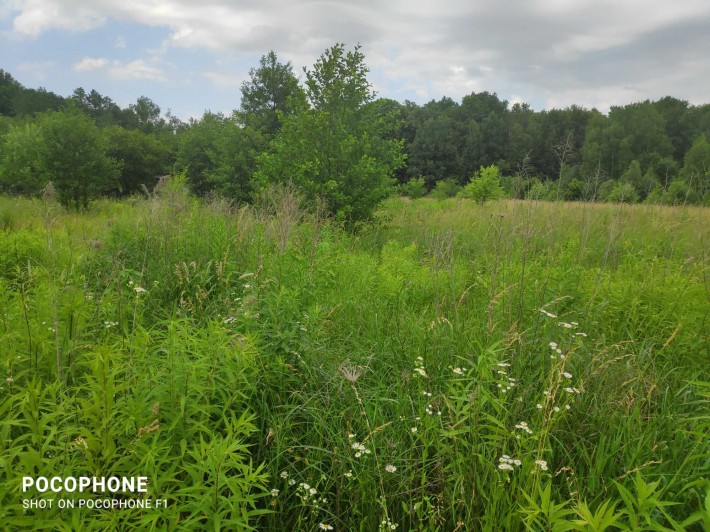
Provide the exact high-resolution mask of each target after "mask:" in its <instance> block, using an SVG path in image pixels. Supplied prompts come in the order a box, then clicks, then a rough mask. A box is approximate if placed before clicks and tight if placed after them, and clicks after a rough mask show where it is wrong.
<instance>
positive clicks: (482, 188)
mask: <svg viewBox="0 0 710 532" xmlns="http://www.w3.org/2000/svg"><path fill="white" fill-rule="evenodd" d="M460 195H461V197H463V198H469V199H472V200H474V201H475V202H476V203H479V204H481V205H482V204H484V203H485V202H487V201H489V200H496V199H500V198H502V197H503V189H502V188H501V186H500V170H499V169H498V167H497V166H495V165H491V166H487V167H483V166H481V168H480V169H479V170H478V172H476V174H475V175H474V176H473V178H472V179H471V182H470V183H469V184H468V185H466V186H465V187H464V189H463V190H462V191H461V194H460Z"/></svg>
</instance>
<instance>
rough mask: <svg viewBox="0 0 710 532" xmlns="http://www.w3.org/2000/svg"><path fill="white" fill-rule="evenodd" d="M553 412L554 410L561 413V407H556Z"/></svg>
mask: <svg viewBox="0 0 710 532" xmlns="http://www.w3.org/2000/svg"><path fill="white" fill-rule="evenodd" d="M552 410H554V411H555V412H559V411H560V407H559V406H555V407H553V408H552Z"/></svg>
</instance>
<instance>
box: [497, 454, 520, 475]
mask: <svg viewBox="0 0 710 532" xmlns="http://www.w3.org/2000/svg"><path fill="white" fill-rule="evenodd" d="M521 465H523V462H521V461H520V460H519V459H517V458H511V457H510V456H508V455H507V454H504V455H503V456H501V457H500V458H499V459H498V469H500V470H501V471H513V469H515V467H513V466H517V467H520V466H521Z"/></svg>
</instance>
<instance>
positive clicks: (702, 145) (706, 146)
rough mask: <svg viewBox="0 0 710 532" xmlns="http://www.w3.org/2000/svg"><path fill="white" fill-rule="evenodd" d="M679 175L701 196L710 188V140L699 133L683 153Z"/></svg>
mask: <svg viewBox="0 0 710 532" xmlns="http://www.w3.org/2000/svg"><path fill="white" fill-rule="evenodd" d="M681 176H682V178H683V179H684V180H685V182H686V183H687V184H688V185H689V186H690V187H691V188H692V189H693V190H695V191H697V192H698V193H699V195H700V196H701V197H703V196H704V195H705V194H707V192H708V190H710V142H708V140H707V138H706V137H705V135H700V136H699V137H698V138H697V139H695V141H694V142H693V145H692V146H691V148H690V149H689V150H688V152H687V153H686V154H685V158H684V160H683V170H682V171H681Z"/></svg>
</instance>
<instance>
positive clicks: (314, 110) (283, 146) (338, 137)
mask: <svg viewBox="0 0 710 532" xmlns="http://www.w3.org/2000/svg"><path fill="white" fill-rule="evenodd" d="M367 72H368V70H367V67H366V65H365V63H364V56H363V54H362V53H361V52H360V49H359V47H356V48H355V49H354V50H353V51H347V52H346V50H345V46H344V45H342V44H338V45H335V46H333V47H332V48H330V49H328V50H326V51H325V52H324V53H323V54H322V55H321V57H320V58H319V59H318V61H317V62H316V64H315V65H314V67H313V70H311V71H307V72H306V95H307V97H308V101H309V103H310V106H311V107H310V108H308V109H303V110H301V111H299V112H298V113H296V114H294V115H292V116H289V117H285V118H284V121H283V125H282V128H281V130H280V131H279V133H278V135H277V136H276V137H275V138H274V140H273V141H272V143H271V146H270V149H269V152H268V153H264V154H262V155H261V156H260V157H259V158H258V161H259V168H258V172H257V175H256V178H257V180H258V181H259V182H260V184H261V186H266V185H267V184H269V183H286V182H292V183H294V184H295V185H297V186H298V187H300V188H301V189H302V190H303V192H304V193H305V194H306V196H307V197H308V198H309V199H311V200H313V199H315V198H316V197H321V198H323V199H324V200H325V201H326V204H327V207H328V209H329V211H330V213H331V214H333V215H334V216H335V217H336V218H337V219H339V220H342V221H344V222H346V223H348V224H353V223H355V222H358V221H360V220H365V219H368V218H369V217H371V216H372V214H373V212H374V209H375V207H376V206H377V204H378V203H379V202H380V201H381V200H382V199H384V198H385V197H387V196H388V195H389V194H390V193H391V191H392V190H393V187H392V185H393V179H392V176H393V173H394V171H395V170H396V169H397V168H399V167H400V166H401V165H402V164H403V161H404V159H403V156H402V154H401V145H400V142H398V141H396V140H388V139H386V138H385V133H386V131H387V129H388V125H387V122H386V121H385V120H384V119H383V117H381V116H379V117H378V116H376V115H375V113H374V109H372V108H371V107H369V106H368V105H367V104H368V103H369V102H371V101H372V100H373V98H374V94H373V93H372V91H371V88H370V84H369V82H368V81H367V77H366V75H367Z"/></svg>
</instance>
